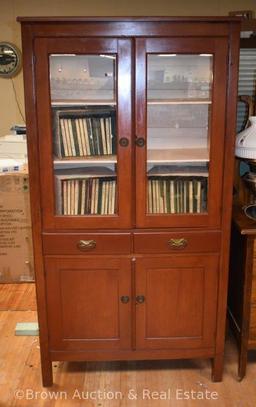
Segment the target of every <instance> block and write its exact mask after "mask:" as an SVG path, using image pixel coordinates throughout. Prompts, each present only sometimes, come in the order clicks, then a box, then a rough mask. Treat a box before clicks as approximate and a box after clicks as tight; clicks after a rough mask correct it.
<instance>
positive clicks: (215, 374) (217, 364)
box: [212, 354, 224, 382]
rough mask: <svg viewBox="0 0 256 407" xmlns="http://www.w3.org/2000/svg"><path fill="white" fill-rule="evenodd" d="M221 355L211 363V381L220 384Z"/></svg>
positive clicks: (221, 370)
mask: <svg viewBox="0 0 256 407" xmlns="http://www.w3.org/2000/svg"><path fill="white" fill-rule="evenodd" d="M223 356H224V355H223V354H220V355H216V356H215V357H214V359H213V361H212V381H213V382H221V381H222V374H223Z"/></svg>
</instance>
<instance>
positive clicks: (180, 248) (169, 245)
mask: <svg viewBox="0 0 256 407" xmlns="http://www.w3.org/2000/svg"><path fill="white" fill-rule="evenodd" d="M220 240H221V233H220V232H171V233H170V232H163V233H160V232H159V233H144V232H143V233H135V234H134V251H135V253H173V252H187V253H191V252H194V253H195V252H200V253H201V252H204V253H205V252H211V253H212V252H218V251H219V250H220Z"/></svg>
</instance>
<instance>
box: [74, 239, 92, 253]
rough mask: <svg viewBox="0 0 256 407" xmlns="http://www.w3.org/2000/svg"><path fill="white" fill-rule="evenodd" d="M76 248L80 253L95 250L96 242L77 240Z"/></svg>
mask: <svg viewBox="0 0 256 407" xmlns="http://www.w3.org/2000/svg"><path fill="white" fill-rule="evenodd" d="M77 247H78V249H79V250H82V251H86V250H91V249H95V247H96V242H95V240H79V242H78V243H77Z"/></svg>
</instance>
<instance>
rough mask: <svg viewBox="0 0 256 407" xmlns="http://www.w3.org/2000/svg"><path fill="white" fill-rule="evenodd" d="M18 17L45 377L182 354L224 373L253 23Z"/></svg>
mask: <svg viewBox="0 0 256 407" xmlns="http://www.w3.org/2000/svg"><path fill="white" fill-rule="evenodd" d="M18 20H19V21H20V22H21V24H22V41H23V61H24V79H25V99H26V118H27V135H28V146H29V147H28V148H29V171H30V180H31V202H32V205H31V207H32V218H33V239H34V251H35V269H36V284H37V301H38V316H39V325H40V345H41V346H40V348H41V362H42V376H43V384H44V385H45V386H50V385H51V384H52V361H71V360H72V361H79V360H81V361H85V360H86V361H89V360H142V359H174V358H210V359H212V362H213V370H212V377H213V380H215V381H220V380H221V378H222V368H223V348H224V334H225V319H226V296H227V280H228V273H227V270H228V256H229V253H228V248H229V237H230V218H231V201H232V169H233V142H234V135H235V122H236V120H235V119H236V115H235V113H236V90H237V66H238V50H239V31H240V25H239V20H238V19H236V18H229V17H222V18H175V17H173V18H172V17H171V18H169V17H168V18H167V17H163V18H162V17H148V18H141V17H137V18H127V17H125V18H110V17H108V18H107V17H106V18H102V17H100V18H96V17H92V18H80V17H73V18H72V17H70V18H66V17H65V18H39V17H37V18H32V17H21V18H18Z"/></svg>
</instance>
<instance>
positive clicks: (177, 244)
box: [168, 237, 188, 249]
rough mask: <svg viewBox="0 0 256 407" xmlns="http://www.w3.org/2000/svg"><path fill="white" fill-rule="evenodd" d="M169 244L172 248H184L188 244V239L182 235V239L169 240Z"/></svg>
mask: <svg viewBox="0 0 256 407" xmlns="http://www.w3.org/2000/svg"><path fill="white" fill-rule="evenodd" d="M168 244H169V246H170V247H171V249H184V248H185V247H186V246H187V244H188V241H187V240H186V239H184V237H181V238H180V239H170V240H168Z"/></svg>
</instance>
